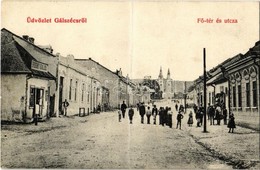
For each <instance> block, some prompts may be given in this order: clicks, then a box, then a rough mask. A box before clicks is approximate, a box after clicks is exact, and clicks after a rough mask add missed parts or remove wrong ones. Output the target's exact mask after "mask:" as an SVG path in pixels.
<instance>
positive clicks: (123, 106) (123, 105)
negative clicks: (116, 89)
mask: <svg viewBox="0 0 260 170" xmlns="http://www.w3.org/2000/svg"><path fill="white" fill-rule="evenodd" d="M126 108H127V106H126V104H125V101H123V103H122V104H121V111H122V116H123V118H125V112H126Z"/></svg>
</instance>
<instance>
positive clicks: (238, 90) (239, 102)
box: [237, 85, 242, 107]
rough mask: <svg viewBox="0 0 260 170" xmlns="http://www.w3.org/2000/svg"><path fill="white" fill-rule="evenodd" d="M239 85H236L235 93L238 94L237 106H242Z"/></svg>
mask: <svg viewBox="0 0 260 170" xmlns="http://www.w3.org/2000/svg"><path fill="white" fill-rule="evenodd" d="M241 90H242V89H241V85H238V86H237V95H238V107H242V91H241Z"/></svg>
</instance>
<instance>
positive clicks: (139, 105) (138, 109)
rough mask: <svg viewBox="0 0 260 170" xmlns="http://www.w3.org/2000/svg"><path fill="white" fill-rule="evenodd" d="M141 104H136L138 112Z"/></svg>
mask: <svg viewBox="0 0 260 170" xmlns="http://www.w3.org/2000/svg"><path fill="white" fill-rule="evenodd" d="M139 106H140V102H139V103H137V104H136V108H137V111H139Z"/></svg>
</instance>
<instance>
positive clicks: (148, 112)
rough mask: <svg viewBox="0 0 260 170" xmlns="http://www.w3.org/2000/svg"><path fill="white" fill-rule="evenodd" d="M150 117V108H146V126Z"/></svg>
mask: <svg viewBox="0 0 260 170" xmlns="http://www.w3.org/2000/svg"><path fill="white" fill-rule="evenodd" d="M151 115H152V111H151V110H150V106H148V107H147V111H146V117H147V124H150V117H151Z"/></svg>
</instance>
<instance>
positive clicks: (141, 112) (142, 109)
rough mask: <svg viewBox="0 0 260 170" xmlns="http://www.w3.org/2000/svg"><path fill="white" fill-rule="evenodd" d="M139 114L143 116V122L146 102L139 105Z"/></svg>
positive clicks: (142, 120)
mask: <svg viewBox="0 0 260 170" xmlns="http://www.w3.org/2000/svg"><path fill="white" fill-rule="evenodd" d="M139 114H140V116H141V123H144V115H145V107H144V103H141V105H140V107H139Z"/></svg>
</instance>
